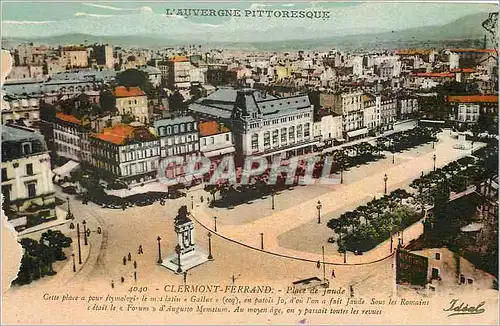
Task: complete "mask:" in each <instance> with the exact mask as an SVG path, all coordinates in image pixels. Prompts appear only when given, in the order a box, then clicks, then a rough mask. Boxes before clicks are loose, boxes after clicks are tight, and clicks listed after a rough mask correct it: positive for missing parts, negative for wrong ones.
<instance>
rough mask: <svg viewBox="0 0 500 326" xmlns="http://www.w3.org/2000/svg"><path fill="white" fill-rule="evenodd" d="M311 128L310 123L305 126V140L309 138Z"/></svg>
mask: <svg viewBox="0 0 500 326" xmlns="http://www.w3.org/2000/svg"><path fill="white" fill-rule="evenodd" d="M310 128H311V126H310V124H309V123H306V124H304V138H309V136H310V132H309V129H310Z"/></svg>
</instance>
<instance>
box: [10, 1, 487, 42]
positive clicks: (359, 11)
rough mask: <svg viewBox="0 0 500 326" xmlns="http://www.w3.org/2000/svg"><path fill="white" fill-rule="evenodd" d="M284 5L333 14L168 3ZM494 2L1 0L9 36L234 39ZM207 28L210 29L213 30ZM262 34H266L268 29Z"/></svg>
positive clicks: (479, 7) (430, 15) (398, 24)
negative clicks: (306, 15)
mask: <svg viewBox="0 0 500 326" xmlns="http://www.w3.org/2000/svg"><path fill="white" fill-rule="evenodd" d="M167 8H169V9H178V8H207V9H273V10H277V9H281V10H300V9H311V10H328V11H330V16H331V18H330V19H328V20H326V21H325V20H319V19H317V20H312V21H311V20H307V19H302V20H300V19H295V20H293V21H292V20H284V19H272V18H271V19H269V18H264V19H262V18H261V19H247V18H228V17H198V18H193V17H190V18H185V19H180V18H176V19H174V18H172V17H167V16H166V15H165V14H164V13H165V9H167ZM496 8H497V7H496V6H495V5H492V4H484V3H482V4H464V3H461V4H457V3H455V4H452V3H394V2H391V3H387V2H385V3H380V2H378V3H377V2H348V3H347V2H322V1H315V2H313V1H311V2H288V1H281V2H271V3H270V2H260V3H259V2H257V1H251V0H240V1H232V2H228V1H226V2H220V1H219V2H216V1H211V2H205V3H202V2H199V1H163V2H140V1H134V2H120V1H115V2H109V1H108V2H100V1H86V2H82V1H65V2H36V1H32V2H23V1H21V0H14V1H10V2H5V1H2V30H3V32H2V34H3V36H7V37H28V36H29V37H36V36H40V37H42V36H54V35H62V34H70V33H86V34H92V35H101V36H104V35H106V36H110V35H111V36H116V35H144V34H152V35H153V34H154V35H160V34H161V35H163V36H167V37H168V36H171V37H178V36H181V35H183V34H186V33H187V34H193V35H194V34H195V33H197V34H198V35H204V33H208V34H210V33H211V35H217V36H219V37H221V36H222V35H224V34H226V33H227V34H228V37H230V38H231V39H234V38H235V37H237V34H238V33H241V34H242V35H243V34H245V33H255V32H263V33H265V32H267V31H270V33H271V29H272V33H283V32H287V33H298V34H305V35H307V33H308V32H309V33H315V34H318V33H319V34H321V35H319V36H326V35H349V34H356V33H366V32H379V31H391V30H401V29H405V28H411V27H420V26H430V25H442V24H446V23H449V22H451V21H453V20H456V19H458V18H460V17H463V16H465V15H468V14H473V13H478V12H492V11H495V10H497V9H496ZM208 34H207V35H208ZM260 37H262V38H265V35H261V36H260Z"/></svg>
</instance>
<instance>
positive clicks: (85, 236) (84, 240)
mask: <svg viewBox="0 0 500 326" xmlns="http://www.w3.org/2000/svg"><path fill="white" fill-rule="evenodd" d="M82 224H83V242H84V244H85V245H86V246H87V245H88V244H89V243H88V240H87V221H85V220H83V222H82Z"/></svg>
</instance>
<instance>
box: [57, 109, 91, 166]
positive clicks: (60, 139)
mask: <svg viewBox="0 0 500 326" xmlns="http://www.w3.org/2000/svg"><path fill="white" fill-rule="evenodd" d="M89 125H90V122H88V121H83V120H81V119H78V118H76V117H74V116H72V115H69V114H64V113H62V112H57V113H56V120H55V121H54V128H53V130H54V147H55V150H56V154H57V155H58V156H60V157H64V158H67V159H70V160H73V161H76V162H91V158H92V155H91V151H90V140H89V131H90V130H89V128H88V127H89Z"/></svg>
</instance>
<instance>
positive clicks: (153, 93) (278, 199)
mask: <svg viewBox="0 0 500 326" xmlns="http://www.w3.org/2000/svg"><path fill="white" fill-rule="evenodd" d="M95 6H97V5H95ZM95 6H94V7H95ZM142 8H143V9H141V10H142V13H143V14H144V12H149V10H145V9H144V8H145V7H142ZM256 8H261V7H255V8H253V9H256ZM290 8H291V7H290ZM253 9H252V10H253ZM186 10H187V9H186ZM228 10H229V9H228ZM248 11H250V10H248ZM290 15H291V14H290ZM290 17H291V16H290ZM481 17H482V19H481V20H480V23H479V28H480V29H481V30H482V35H480V36H479V37H477V38H475V39H470V38H468V37H467V38H464V39H463V40H457V39H453V40H449V41H442V42H441V41H440V42H437V41H436V44H437V45H436V46H434V45H432V46H431V45H430V44H429V43H427V44H425V43H420V44H419V45H420V46H419V47H415V46H414V45H415V44H413V43H411V41H409V43H408V44H410V45H408V46H406V47H405V46H400V45H404V44H402V43H404V42H402V41H401V42H399V43H397V47H393V48H387V49H380V48H373V49H367V48H364V49H344V48H337V47H336V45H335V44H334V43H332V44H323V45H322V48H327V49H325V50H323V49H321V50H319V49H311V48H310V46H308V47H307V48H304V49H303V50H301V49H298V50H297V49H295V48H293V49H290V50H280V51H274V50H255V49H252V48H251V49H248V50H245V49H236V48H234V47H224V46H223V45H220V44H217V45H211V44H209V43H202V42H199V44H198V43H196V44H195V43H194V42H193V43H192V44H177V43H173V44H168V43H165V44H164V45H156V46H154V47H153V46H151V47H146V46H141V47H137V46H129V45H127V44H122V43H119V42H117V43H114V44H113V43H103V42H93V41H92V38H91V37H88V39H87V36H85V38H86V39H85V40H84V41H82V42H80V41H75V42H64V43H62V42H61V43H58V44H53V43H52V42H43V41H36V40H21V39H22V38H23V37H25V36H15V37H14V38H13V39H11V40H8V41H9V42H8V43H6V44H4V45H3V46H2V50H3V57H2V61H3V62H9V63H10V64H11V67H10V70H9V71H8V73H7V72H6V71H2V78H4V79H5V80H4V82H3V84H2V105H1V111H0V112H1V122H2V128H1V129H2V137H1V138H2V177H1V185H2V208H3V213H4V214H3V217H4V219H5V220H6V221H7V223H8V225H9V228H10V231H12V232H13V234H14V236H15V238H16V241H17V242H18V243H19V244H20V248H22V251H20V257H22V258H21V260H20V262H19V264H18V265H19V270H16V273H17V274H16V273H14V275H13V277H12V278H11V279H10V280H9V281H8V282H9V284H8V285H7V287H9V288H10V289H9V290H8V291H6V290H5V288H4V289H3V291H4V294H3V295H10V296H11V297H14V298H15V297H16V296H17V298H21V297H23V296H27V297H29V296H30V295H33V296H34V295H35V294H38V293H45V292H49V289H54V288H64V287H66V286H69V285H68V284H71V286H72V287H80V288H83V287H84V286H88V284H99V285H98V286H99V287H100V288H105V289H106V291H108V290H109V291H115V290H118V289H120V288H122V291H125V289H128V288H129V287H134V286H135V287H140V286H143V285H148V286H150V287H151V288H153V287H155V286H156V287H161V288H163V286H165V284H166V283H165V282H167V283H168V284H184V285H186V284H199V283H203V282H205V284H207V282H209V283H210V284H223V286H222V288H225V287H226V286H227V288H226V289H225V291H230V292H231V291H232V292H231V293H245V291H250V290H249V289H247V288H243V287H240V288H238V286H235V285H240V284H241V285H249V284H250V285H254V284H257V285H258V284H260V285H262V284H266V285H271V286H273V285H280V286H285V287H289V289H288V288H287V293H288V292H289V293H295V294H296V293H301V292H300V291H302V290H301V289H303V288H307V289H310V288H317V289H320V291H321V292H322V293H323V291H324V292H325V293H328V291H330V292H331V293H335V294H337V293H336V292H335V291H336V290H334V289H338V288H339V287H340V288H344V289H347V292H346V296H347V298H346V300H347V302H348V304H354V303H356V304H358V303H360V302H361V301H362V300H363V299H362V298H358V297H360V296H361V297H365V296H366V297H370V296H372V295H378V296H382V295H384V296H388V297H389V296H390V297H398V296H399V297H405V296H413V297H415V298H417V299H415V300H416V301H411V302H409V301H405V300H407V299H402V301H401V305H425V300H427V299H428V298H433V297H438V296H440V295H444V294H446V295H458V296H460V295H464V294H467V293H476V294H477V293H479V295H484V296H491V295H493V296H495V297H496V296H497V295H498V185H499V182H498V135H499V133H498V123H499V121H498V107H499V104H498V103H499V102H498V85H499V80H498V35H497V21H498V13H488V12H484V13H483V15H482V16H481ZM3 20H5V19H3ZM41 25H43V24H41ZM208 28H212V27H208ZM214 28H215V27H214ZM82 32H84V31H82ZM200 33H201V32H200ZM200 35H201V34H200ZM17 38H19V39H17ZM395 44H396V43H395ZM433 44H434V43H433ZM3 233H4V234H5V233H6V231H5V229H4V231H3ZM3 241H5V240H3ZM5 248H6V247H5V245H3V249H2V251H3V252H4V251H5V250H6V249H5ZM165 288H167V287H165ZM172 289H174V286H173V285H172ZM254 290H255V291H257V290H256V289H254ZM254 290H252V291H254ZM165 291H167V290H165ZM238 291H240V292H238ZM258 291H263V292H264V293H265V292H266V291H267V290H266V288H265V287H262V288H259V289H258ZM171 292H175V290H171ZM248 293H250V292H248ZM252 293H253V292H252ZM44 296H45V294H44ZM405 298H406V297H405ZM358 299H359V300H361V301H356V300H358ZM44 300H45V298H44ZM400 300H401V299H400ZM207 302H208V301H207ZM404 302H407V303H404ZM415 302H416V303H415ZM452 307H453V304H452ZM129 309H132V308H130V307H129ZM200 309H201V308H200ZM207 309H208V308H207ZM210 309H211V308H210ZM214 309H215V308H214ZM450 309H451V308H450ZM132 311H133V310H132ZM199 312H217V311H211V310H203V309H201V310H200V311H199ZM219 312H223V311H219ZM310 313H313V311H311V312H310ZM374 314H375V313H374Z"/></svg>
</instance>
